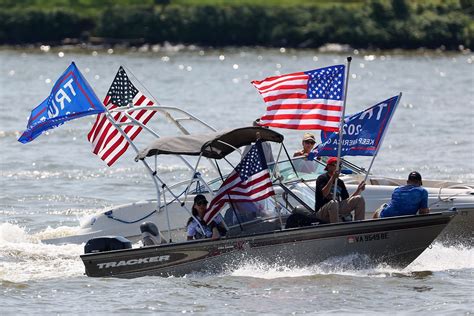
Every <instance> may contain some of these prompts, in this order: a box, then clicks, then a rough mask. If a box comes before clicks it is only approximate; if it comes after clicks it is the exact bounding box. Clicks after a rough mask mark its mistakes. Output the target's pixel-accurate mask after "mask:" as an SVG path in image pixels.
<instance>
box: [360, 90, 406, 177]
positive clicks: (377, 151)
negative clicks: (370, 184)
mask: <svg viewBox="0 0 474 316" xmlns="http://www.w3.org/2000/svg"><path fill="white" fill-rule="evenodd" d="M401 98H402V93H401V92H400V94H399V95H398V100H397V103H395V108H394V109H393V111H392V115H390V117H389V118H388V122H387V127H386V128H385V130H384V131H383V134H382V137H381V138H380V143H379V145H378V147H377V150H376V151H375V154H374V156H373V157H372V161H371V162H370V165H369V169H368V170H367V173H366V174H365V178H364V182H365V181H367V178H368V177H369V174H370V169H372V165H373V164H374V160H375V157H377V155H378V153H379V150H380V146H382V142H383V140H384V138H385V133H386V132H387V129H388V124H390V121H391V120H392V117H393V114H394V113H395V110H396V109H397V106H398V102H400V99H401Z"/></svg>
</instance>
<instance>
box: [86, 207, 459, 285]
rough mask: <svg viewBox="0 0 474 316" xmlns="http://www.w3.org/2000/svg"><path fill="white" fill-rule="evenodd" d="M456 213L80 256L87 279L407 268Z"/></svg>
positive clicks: (306, 228) (305, 228)
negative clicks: (245, 269) (251, 265)
mask: <svg viewBox="0 0 474 316" xmlns="http://www.w3.org/2000/svg"><path fill="white" fill-rule="evenodd" d="M454 215H455V212H443V213H436V214H428V215H419V216H403V217H397V218H387V219H379V220H365V221H359V222H349V223H338V224H329V225H318V226H312V227H304V228H296V229H288V230H281V231H273V232H270V233H262V234H255V235H251V236H243V237H232V238H225V239H221V240H216V241H213V240H200V241H192V242H183V243H176V244H168V245H161V246H152V247H143V248H136V249H126V250H116V251H109V252H101V253H91V254H84V255H82V256H81V259H82V260H83V262H84V265H85V269H86V271H85V272H86V274H87V275H88V276H90V277H123V278H134V277H141V276H146V275H159V276H169V275H174V276H180V275H185V274H189V273H194V272H204V273H206V272H211V273H216V272H219V271H222V270H227V269H234V268H235V267H238V266H239V265H241V264H243V263H245V262H254V261H258V262H261V263H271V264H275V263H278V264H279V265H283V266H299V267H303V266H311V265H314V264H318V263H321V262H324V261H327V260H333V259H336V260H337V259H339V258H341V257H347V256H350V257H352V258H353V260H351V264H352V265H355V268H366V267H370V266H374V265H378V264H382V263H383V264H388V265H390V266H392V267H400V268H403V267H406V266H407V265H408V264H410V263H411V262H412V261H413V260H415V259H416V258H417V257H418V256H419V255H420V254H421V253H422V252H423V251H424V250H425V249H426V248H427V247H428V246H429V245H430V244H431V242H432V241H433V240H434V239H435V238H436V237H437V236H438V235H439V234H440V233H441V231H442V230H443V229H444V228H445V227H446V225H447V224H448V223H449V221H450V220H451V218H452V217H453V216H454Z"/></svg>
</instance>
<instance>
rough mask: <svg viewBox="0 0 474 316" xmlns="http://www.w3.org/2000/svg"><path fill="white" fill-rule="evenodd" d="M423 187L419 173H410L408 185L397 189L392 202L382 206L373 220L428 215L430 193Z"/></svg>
mask: <svg viewBox="0 0 474 316" xmlns="http://www.w3.org/2000/svg"><path fill="white" fill-rule="evenodd" d="M422 185H423V182H422V181H421V174H420V173H419V172H417V171H413V172H410V174H409V175H408V180H407V184H406V185H403V186H400V187H398V188H396V189H395V190H394V191H393V193H392V199H391V200H390V202H388V204H384V205H382V206H381V207H380V208H379V209H378V210H377V211H376V212H375V213H374V216H373V218H379V217H392V216H401V215H415V214H416V213H419V214H428V213H429V212H430V209H429V207H428V191H426V189H425V188H423V187H422Z"/></svg>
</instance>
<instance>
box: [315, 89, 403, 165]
mask: <svg viewBox="0 0 474 316" xmlns="http://www.w3.org/2000/svg"><path fill="white" fill-rule="evenodd" d="M400 98H401V93H400V95H398V96H393V97H391V98H390V99H387V100H385V101H382V102H380V103H377V104H376V105H374V106H371V107H370V108H368V109H365V110H363V111H361V112H359V113H356V114H354V115H351V116H349V117H346V119H345V120H344V126H343V128H342V131H343V134H342V136H343V139H342V145H341V157H342V156H374V155H376V154H377V151H378V149H379V148H380V145H381V144H382V141H383V137H384V135H385V132H386V130H387V127H388V124H389V123H390V121H391V120H392V116H393V113H394V112H395V110H396V108H397V105H398V102H399V101H400ZM321 141H322V143H321V144H319V145H318V146H317V147H316V148H315V149H314V150H313V151H312V152H311V154H310V155H309V156H308V159H314V158H315V157H316V156H334V157H335V156H337V150H338V142H339V132H335V133H325V132H321Z"/></svg>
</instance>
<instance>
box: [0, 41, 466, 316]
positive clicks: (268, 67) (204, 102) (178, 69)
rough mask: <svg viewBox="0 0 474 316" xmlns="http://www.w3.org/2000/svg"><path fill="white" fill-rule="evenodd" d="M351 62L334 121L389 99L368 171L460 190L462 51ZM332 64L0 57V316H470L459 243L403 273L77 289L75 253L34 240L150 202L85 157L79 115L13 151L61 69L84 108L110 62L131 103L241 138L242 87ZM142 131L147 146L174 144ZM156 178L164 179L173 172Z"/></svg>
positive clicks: (384, 270)
mask: <svg viewBox="0 0 474 316" xmlns="http://www.w3.org/2000/svg"><path fill="white" fill-rule="evenodd" d="M351 55H352V56H353V58H354V59H353V62H352V65H351V71H350V81H349V90H348V98H347V110H346V113H347V114H350V113H354V112H356V111H360V110H362V109H364V108H366V107H369V106H371V105H374V104H376V103H378V102H379V101H382V100H385V99H387V98H389V97H391V96H393V95H396V94H398V93H399V92H402V93H403V97H402V100H401V103H400V105H399V108H398V109H397V112H396V113H395V115H394V117H393V119H392V124H391V126H390V128H389V130H388V133H387V135H386V137H385V140H384V143H383V145H382V148H381V151H380V153H379V156H378V157H377V159H376V160H375V163H374V166H373V172H374V173H377V174H381V175H386V176H394V177H399V178H405V177H406V175H407V174H408V172H409V171H411V170H418V171H420V172H421V174H422V175H423V177H425V178H439V179H449V180H459V181H463V182H466V183H472V182H474V140H473V139H474V137H473V132H472V127H473V123H474V71H473V70H474V68H473V66H474V56H473V54H472V53H443V52H419V53H417V54H406V53H393V52H392V53H380V52H379V53H363V52H351ZM346 56H347V55H346V54H336V53H321V52H318V51H311V50H285V49H246V48H242V49H227V50H210V49H199V48H190V49H184V50H180V49H177V48H176V47H171V48H169V49H160V50H156V51H153V50H150V51H145V50H143V51H140V50H136V51H132V50H131V51H121V52H118V51H112V50H109V51H107V50H97V51H94V50H92V49H87V50H84V51H80V50H79V51H78V50H77V49H76V50H70V49H67V48H62V49H48V48H43V50H40V49H39V48H32V49H3V50H0V96H1V100H2V102H1V103H0V108H1V115H0V146H1V148H2V150H1V152H0V171H1V173H0V185H1V190H0V293H1V294H0V306H1V309H0V313H1V314H2V315H3V314H84V313H90V314H112V313H113V314H117V313H120V314H139V313H140V314H141V313H157V314H158V313H169V314H174V313H201V314H204V313H206V314H207V313H226V314H242V313H259V314H261V313H266V314H303V313H316V312H320V313H335V314H340V313H359V314H379V313H400V314H405V313H414V312H422V313H424V314H428V313H430V314H431V313H433V312H434V313H438V314H456V315H459V314H471V313H473V311H474V297H473V294H472V293H473V292H474V291H473V290H474V278H473V273H474V250H473V249H472V248H470V247H465V246H451V247H447V246H444V245H441V244H438V243H435V244H434V245H432V247H431V248H429V249H427V250H426V251H425V252H424V253H423V254H422V255H421V256H420V257H419V258H418V259H416V260H415V261H414V262H413V263H412V264H411V265H410V266H408V267H407V268H405V269H403V270H399V269H393V268H391V267H386V266H380V267H377V268H375V269H370V270H362V271H361V270H356V269H351V268H348V266H350V265H348V264H347V263H349V262H350V260H351V258H350V257H349V258H340V260H339V261H334V262H333V263H332V264H321V265H316V266H311V267H307V268H294V267H282V266H278V265H276V264H275V265H274V266H267V265H263V264H259V263H258V262H257V263H248V264H244V265H243V266H241V267H240V268H239V269H237V270H232V271H226V272H224V273H221V274H218V275H198V274H196V275H187V276H186V277H182V278H177V277H171V278H160V277H146V278H139V279H133V280H120V279H92V278H88V277H86V276H84V274H83V273H84V268H83V265H82V263H81V261H80V259H79V255H80V254H81V253H82V251H83V246H82V245H72V244H70V245H62V246H55V245H45V244H42V243H41V242H40V240H41V239H45V238H52V237H59V236H62V235H68V234H72V233H73V232H74V231H75V230H77V228H78V226H79V223H80V220H81V219H83V218H85V217H86V216H87V215H90V214H93V213H95V212H96V211H97V210H101V209H102V208H104V207H107V206H111V205H117V204H123V203H129V202H133V201H137V200H141V199H147V198H153V197H154V196H153V194H154V189H153V187H152V185H151V181H150V180H149V179H148V178H147V176H146V175H145V173H144V170H143V167H142V165H140V164H138V163H135V162H134V161H133V157H134V153H133V152H132V151H131V150H129V152H127V153H126V154H125V155H124V156H123V157H122V158H121V159H120V160H119V161H118V162H117V163H116V165H114V166H113V167H111V168H109V167H107V166H106V165H105V164H104V163H103V162H102V161H101V160H99V159H98V158H97V157H96V156H94V155H93V154H92V153H91V146H90V144H89V143H88V142H87V140H86V134H87V132H88V130H89V129H90V127H91V126H92V122H93V118H92V117H86V118H82V119H79V120H76V121H71V122H68V123H66V124H65V125H63V126H61V127H60V128H58V129H55V130H53V131H51V132H49V133H48V134H47V135H41V136H40V137H39V138H37V139H36V140H35V141H33V142H32V143H29V144H26V145H23V144H20V143H19V142H17V141H16V139H17V138H18V137H19V135H20V134H19V133H20V131H22V130H23V129H24V128H25V126H26V120H27V117H28V115H29V113H30V111H31V109H32V108H33V107H35V106H36V105H38V104H39V103H40V102H41V101H42V100H43V99H44V98H45V97H46V96H47V95H48V94H49V91H50V89H51V88H52V85H53V84H54V82H55V80H56V79H57V78H58V77H59V75H60V74H61V73H62V72H63V71H64V70H65V69H66V67H67V66H68V65H69V63H70V62H71V61H75V62H76V64H77V66H78V67H79V69H80V70H81V71H82V73H83V74H84V76H85V77H86V79H87V80H88V81H89V83H90V84H91V86H92V87H93V88H94V90H95V91H96V93H97V95H98V96H99V98H103V96H104V95H105V93H106V92H107V90H108V87H109V85H110V83H111V81H112V79H113V77H114V76H115V73H116V71H117V69H118V67H119V65H124V66H126V67H127V70H129V71H130V72H131V73H133V74H134V76H135V77H132V80H135V82H139V83H141V84H142V85H137V86H138V87H139V89H140V90H142V92H144V93H146V94H151V95H153V97H155V98H156V99H157V100H158V101H159V102H160V103H161V104H163V105H175V106H178V107H180V108H182V109H185V110H187V111H189V112H191V113H193V114H195V115H196V116H198V117H200V118H202V119H203V120H205V121H206V122H208V123H210V124H211V125H213V126H214V127H216V128H218V129H219V128H228V127H239V126H243V125H248V124H250V123H251V122H252V121H253V120H254V119H255V118H257V117H258V116H259V115H261V114H262V113H263V112H264V108H265V106H264V104H263V102H262V100H261V99H260V96H259V95H258V93H257V92H256V91H255V89H254V88H253V87H252V86H251V84H250V81H251V80H254V79H263V78H265V77H267V76H271V75H275V74H279V73H281V74H284V73H289V72H294V71H303V70H309V69H314V68H318V67H324V66H328V65H332V64H338V63H344V62H345V57H346ZM145 89H147V90H148V91H145ZM155 120H156V121H157V123H156V124H158V125H157V126H158V127H159V128H160V131H161V132H162V133H163V134H173V133H175V131H174V130H173V129H171V128H170V127H169V125H168V124H166V123H165V122H164V119H163V118H161V117H159V116H155ZM280 131H281V132H282V133H283V134H284V135H285V137H286V145H287V147H288V148H289V150H290V151H293V150H297V149H299V144H300V139H301V136H302V133H303V132H301V131H283V130H280ZM351 160H352V161H354V162H356V163H358V164H360V165H361V166H363V167H366V168H367V167H368V165H369V163H370V158H367V157H354V158H353V159H351ZM159 170H160V171H161V172H162V174H163V176H164V177H165V178H166V179H167V180H169V181H176V180H180V179H184V177H185V176H186V175H187V174H186V172H185V168H184V167H183V166H182V165H181V164H180V163H178V162H176V161H169V162H166V163H162V164H161V165H160V168H159ZM342 266H344V268H342Z"/></svg>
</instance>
